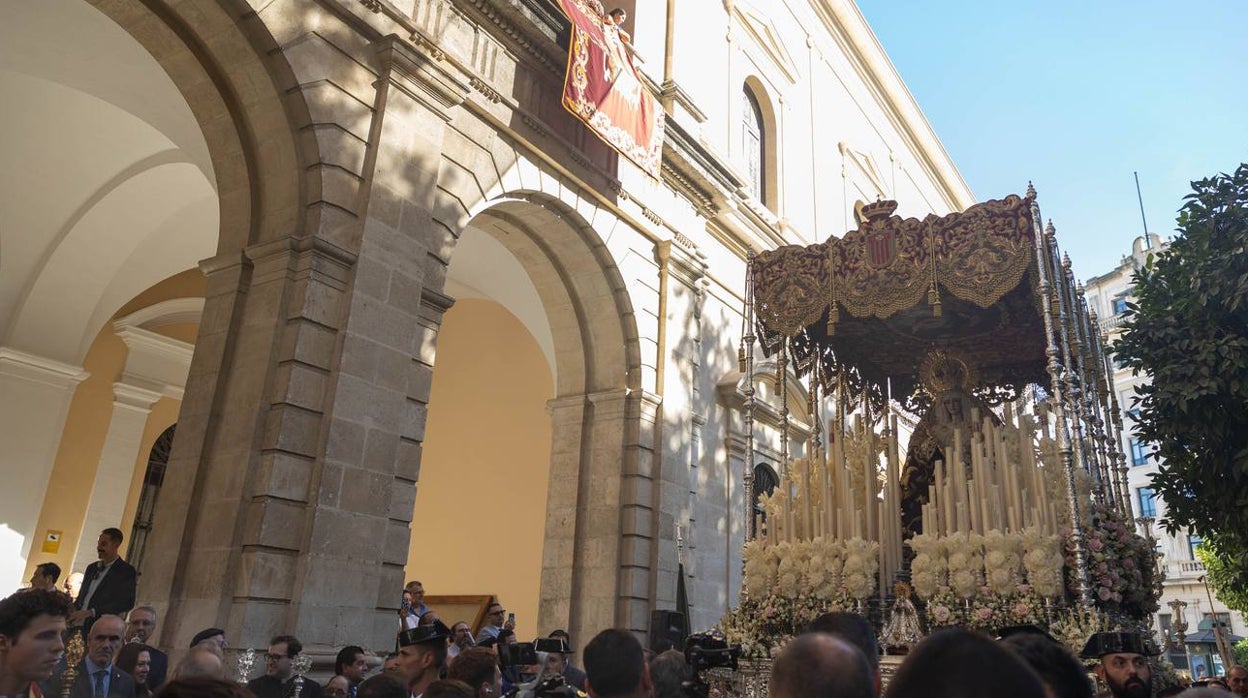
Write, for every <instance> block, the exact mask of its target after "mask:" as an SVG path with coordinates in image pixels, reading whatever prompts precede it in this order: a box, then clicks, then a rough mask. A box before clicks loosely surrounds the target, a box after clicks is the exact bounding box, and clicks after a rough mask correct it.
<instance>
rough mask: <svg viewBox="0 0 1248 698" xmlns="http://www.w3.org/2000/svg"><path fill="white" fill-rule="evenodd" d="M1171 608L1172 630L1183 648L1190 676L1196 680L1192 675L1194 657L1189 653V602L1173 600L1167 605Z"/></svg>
mask: <svg viewBox="0 0 1248 698" xmlns="http://www.w3.org/2000/svg"><path fill="white" fill-rule="evenodd" d="M1166 605H1168V606H1169V607H1170V619H1171V620H1170V629H1171V630H1173V631H1174V636H1175V637H1176V638H1178V640H1179V646H1180V647H1182V648H1183V658H1184V659H1185V660H1186V662H1187V673H1188V675H1190V676H1192V677H1193V678H1195V674H1193V673H1192V655H1191V653H1190V652H1188V651H1187V616H1186V615H1185V612H1186V611H1187V602H1186V601H1181V600H1179V599H1173V600H1171V601H1170V603H1168V604H1166Z"/></svg>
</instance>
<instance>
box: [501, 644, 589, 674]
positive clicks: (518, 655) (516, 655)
mask: <svg viewBox="0 0 1248 698" xmlns="http://www.w3.org/2000/svg"><path fill="white" fill-rule="evenodd" d="M570 651H571V650H570V649H569V648H568V643H567V641H566V640H564V639H563V638H558V637H542V638H538V639H536V640H534V641H533V642H514V643H512V644H510V645H498V664H499V666H501V667H502V668H504V669H506V668H507V667H511V666H530V665H533V664H537V653H538V652H546V653H550V652H558V653H560V654H568V653H569V652H570Z"/></svg>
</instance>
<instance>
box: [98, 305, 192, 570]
mask: <svg viewBox="0 0 1248 698" xmlns="http://www.w3.org/2000/svg"><path fill="white" fill-rule="evenodd" d="M114 329H115V331H116V332H117V335H118V336H119V337H121V339H122V341H123V342H125V344H126V349H127V354H126V365H125V369H124V370H123V371H122V377H121V380H120V381H118V382H117V383H114V384H113V414H112V417H111V419H110V421H109V424H108V434H107V435H106V436H105V437H104V447H103V449H102V450H101V451H100V462H99V466H98V467H97V468H96V471H95V481H94V483H93V484H92V486H91V499H90V503H89V504H88V506H87V514H86V517H85V518H84V519H83V523H82V535H81V536H80V537H79V539H78V550H77V552H76V553H75V558H74V560H75V564H74V567H75V568H80V567H85V565H86V564H87V563H89V562H91V561H94V560H95V558H96V552H95V544H96V540H97V538H98V537H99V533H100V531H102V530H104V529H105V528H109V527H115V528H119V529H121V530H122V531H123V532H124V533H126V535H129V532H130V526H131V523H132V522H130V521H122V520H121V517H122V514H123V513H124V512H125V508H126V498H127V496H128V495H129V494H130V484H131V483H132V482H133V481H134V471H135V468H136V467H142V466H140V464H139V463H140V458H139V456H140V455H141V454H140V453H139V448H140V446H142V441H143V430H144V428H145V427H146V426H147V417H148V415H149V414H151V411H152V405H154V404H156V401H157V400H159V399H160V398H162V397H170V398H173V399H175V400H181V399H182V394H183V390H184V388H185V386H186V374H187V371H188V370H189V369H190V365H191V356H192V353H193V352H194V347H192V346H191V345H189V344H187V343H186V342H181V341H178V340H176V339H172V338H170V337H165V336H164V335H160V334H157V333H155V332H152V331H150V330H146V329H143V328H142V327H137V326H134V325H133V324H132V323H130V322H127V321H126V320H119V321H118V322H116V323H114Z"/></svg>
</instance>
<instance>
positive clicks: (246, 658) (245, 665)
mask: <svg viewBox="0 0 1248 698" xmlns="http://www.w3.org/2000/svg"><path fill="white" fill-rule="evenodd" d="M255 665H256V651H255V650H254V649H251V648H250V647H249V648H247V650H246V651H244V652H240V653H239V654H238V682H239V683H247V681H248V680H249V679H250V678H251V668H252V667H253V666H255Z"/></svg>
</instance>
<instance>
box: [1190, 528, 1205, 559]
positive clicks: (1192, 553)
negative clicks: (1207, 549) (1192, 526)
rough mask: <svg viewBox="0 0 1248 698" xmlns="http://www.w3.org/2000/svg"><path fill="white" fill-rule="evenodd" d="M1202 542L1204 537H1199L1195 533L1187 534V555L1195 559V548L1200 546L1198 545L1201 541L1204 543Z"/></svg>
mask: <svg viewBox="0 0 1248 698" xmlns="http://www.w3.org/2000/svg"><path fill="white" fill-rule="evenodd" d="M1204 542H1205V539H1204V538H1201V537H1200V536H1198V535H1196V534H1195V533H1191V534H1188V536H1187V554H1188V556H1190V557H1191V558H1192V559H1193V560H1195V559H1196V548H1199V547H1200V545H1201V544H1202V543H1204Z"/></svg>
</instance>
